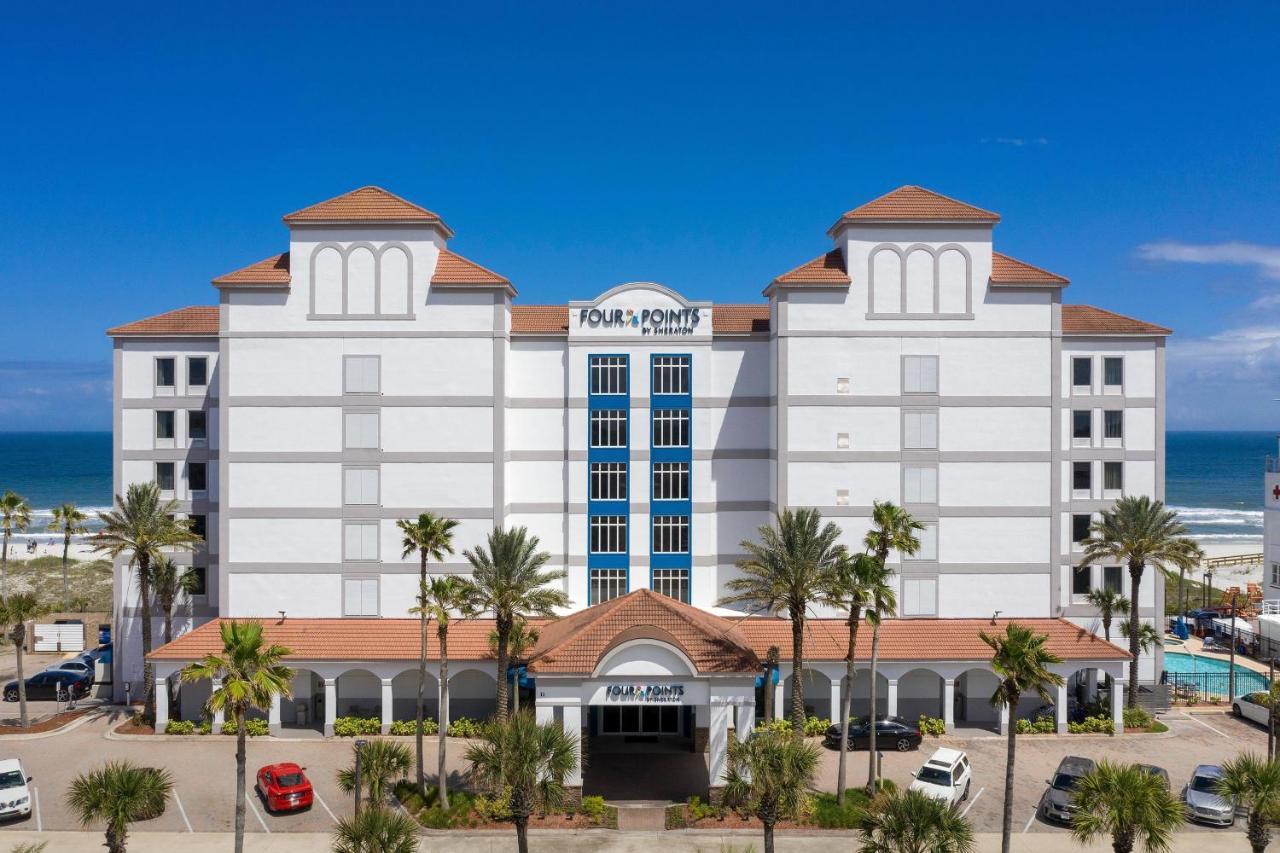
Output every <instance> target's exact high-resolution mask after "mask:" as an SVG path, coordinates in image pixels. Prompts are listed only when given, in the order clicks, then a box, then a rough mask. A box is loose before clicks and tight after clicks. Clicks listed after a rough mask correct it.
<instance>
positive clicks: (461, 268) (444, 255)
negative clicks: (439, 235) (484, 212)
mask: <svg viewBox="0 0 1280 853" xmlns="http://www.w3.org/2000/svg"><path fill="white" fill-rule="evenodd" d="M431 283H432V284H436V285H439V286H441V287H475V286H480V287H506V288H507V290H510V291H511V293H512V294H513V295H514V294H515V288H513V287H512V286H511V282H510V280H508V279H507V278H506V277H505V276H501V275H498V274H497V273H496V272H494V271H493V270H491V269H487V268H486V267H482V266H480V265H479V264H477V263H476V262H475V261H469V260H467V259H466V258H464V257H462V255H459V254H458V253H457V252H451V251H449V250H448V249H441V250H440V257H439V258H438V259H437V260H436V270H435V272H434V273H432V275H431Z"/></svg>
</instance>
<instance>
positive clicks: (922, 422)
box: [902, 409, 938, 450]
mask: <svg viewBox="0 0 1280 853" xmlns="http://www.w3.org/2000/svg"><path fill="white" fill-rule="evenodd" d="M902 449H903V450H937V449H938V410H937V409H904V410H903V411H902Z"/></svg>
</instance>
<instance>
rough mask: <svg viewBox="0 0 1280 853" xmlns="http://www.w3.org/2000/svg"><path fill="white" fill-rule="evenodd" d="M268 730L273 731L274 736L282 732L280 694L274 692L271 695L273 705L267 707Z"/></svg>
mask: <svg viewBox="0 0 1280 853" xmlns="http://www.w3.org/2000/svg"><path fill="white" fill-rule="evenodd" d="M267 731H269V732H271V734H272V736H273V737H277V736H279V734H280V694H279V693H274V694H272V696H271V707H270V708H268V709H267Z"/></svg>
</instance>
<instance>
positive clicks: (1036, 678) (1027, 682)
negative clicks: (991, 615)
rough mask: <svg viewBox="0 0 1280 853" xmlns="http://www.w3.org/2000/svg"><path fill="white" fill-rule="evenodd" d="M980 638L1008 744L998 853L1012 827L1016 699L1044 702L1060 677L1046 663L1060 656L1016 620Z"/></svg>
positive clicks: (1006, 844)
mask: <svg viewBox="0 0 1280 853" xmlns="http://www.w3.org/2000/svg"><path fill="white" fill-rule="evenodd" d="M978 636H980V637H982V641H983V642H984V643H986V644H987V645H988V646H990V647H991V650H992V655H991V669H992V670H993V671H994V672H995V674H996V678H998V679H999V680H1000V681H999V683H998V684H997V685H996V692H995V693H993V694H991V704H992V705H995V706H996V707H1000V706H1004V707H1005V708H1007V709H1008V721H1009V722H1008V726H1007V728H1008V735H1009V747H1008V753H1007V757H1006V759H1005V768H1004V821H1003V824H1002V829H1001V839H1000V853H1009V838H1010V832H1011V831H1012V829H1013V760H1014V756H1015V754H1016V750H1017V735H1018V726H1017V713H1018V702H1019V701H1020V700H1021V699H1022V697H1023V696H1025V695H1027V694H1028V693H1034V694H1036V695H1037V696H1039V697H1040V698H1041V700H1042V701H1044V702H1046V703H1048V702H1052V701H1053V699H1052V698H1051V697H1050V696H1049V688H1050V687H1057V686H1058V685H1060V684H1062V682H1063V678H1062V676H1061V675H1058V674H1057V673H1056V672H1051V671H1050V670H1049V667H1050V666H1051V665H1053V664H1056V663H1062V658H1060V657H1058V656H1057V655H1055V654H1054V653H1053V652H1051V651H1049V650H1048V649H1046V648H1045V642H1046V641H1047V640H1048V639H1049V638H1048V637H1047V636H1045V635H1044V634H1037V633H1035V632H1034V631H1032V630H1031V629H1030V628H1025V627H1023V626H1022V625H1019V624H1018V623H1017V622H1010V623H1009V624H1008V625H1006V626H1005V629H1004V633H1003V634H996V635H995V636H992V635H989V634H988V633H987V632H986V631H980V632H978Z"/></svg>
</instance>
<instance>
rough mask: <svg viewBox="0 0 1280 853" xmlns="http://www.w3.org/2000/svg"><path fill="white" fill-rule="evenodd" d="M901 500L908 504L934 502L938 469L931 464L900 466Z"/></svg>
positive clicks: (935, 500) (936, 493)
mask: <svg viewBox="0 0 1280 853" xmlns="http://www.w3.org/2000/svg"><path fill="white" fill-rule="evenodd" d="M902 501H903V503H909V504H936V503H937V502H938V469H937V468H935V467H934V466H932V465H904V466H902Z"/></svg>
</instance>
